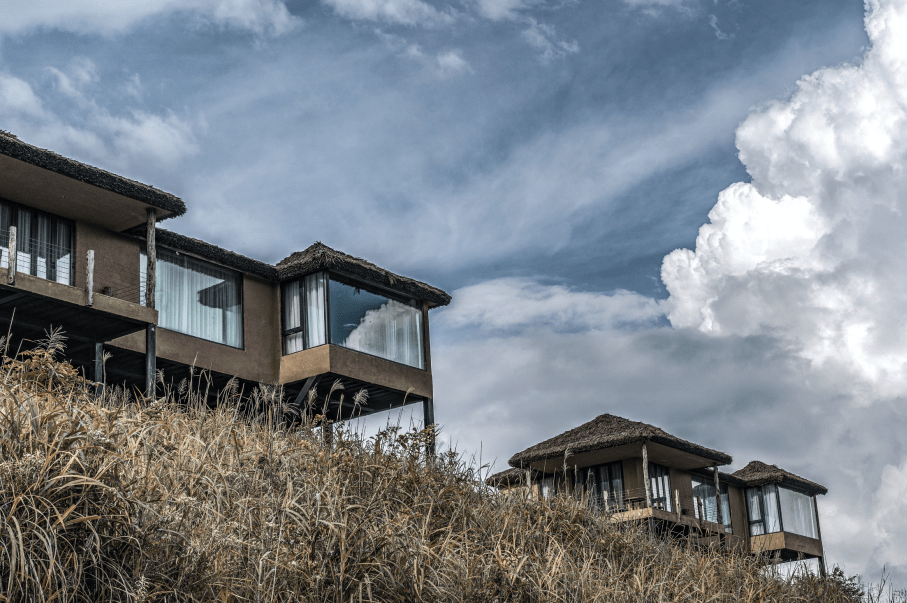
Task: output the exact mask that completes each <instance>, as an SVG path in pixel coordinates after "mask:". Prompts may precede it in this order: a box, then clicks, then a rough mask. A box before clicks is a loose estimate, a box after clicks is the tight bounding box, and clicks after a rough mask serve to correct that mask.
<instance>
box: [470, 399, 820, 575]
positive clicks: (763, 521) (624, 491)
mask: <svg viewBox="0 0 907 603" xmlns="http://www.w3.org/2000/svg"><path fill="white" fill-rule="evenodd" d="M731 462H732V459H731V457H730V456H729V455H727V454H725V453H724V452H719V451H717V450H712V449H710V448H706V447H705V446H701V445H699V444H694V443H692V442H688V441H686V440H683V439H680V438H678V437H676V436H673V435H671V434H669V433H667V432H665V431H664V430H662V429H660V428H658V427H655V426H653V425H649V424H647V423H641V422H638V421H630V420H628V419H624V418H622V417H617V416H614V415H610V414H604V415H601V416H599V417H596V418H595V419H593V420H592V421H589V422H588V423H585V424H583V425H580V426H579V427H576V428H574V429H571V430H569V431H566V432H564V433H562V434H560V435H558V436H555V437H553V438H550V439H548V440H545V441H544V442H540V443H538V444H536V445H534V446H530V447H529V448H527V449H526V450H523V451H522V452H519V453H517V454H515V455H513V457H511V458H510V461H509V464H510V466H511V468H510V469H507V470H505V471H502V472H500V473H497V474H495V475H492V476H490V477H489V478H488V479H487V480H486V483H487V484H488V485H490V486H494V487H496V488H498V489H500V490H505V491H509V492H525V493H526V494H528V495H530V496H534V497H540V498H549V497H552V496H556V495H566V496H571V497H576V498H578V499H580V500H583V501H584V502H586V503H588V504H590V505H592V506H593V507H594V508H597V509H600V510H602V511H603V512H606V513H608V514H609V516H610V517H611V519H612V520H613V521H619V522H622V521H633V522H638V521H647V522H649V523H651V525H652V526H653V527H654V528H656V529H658V530H659V531H662V532H669V533H672V534H677V535H688V536H690V537H693V538H694V539H695V540H696V541H697V542H698V543H700V544H719V545H721V546H722V547H725V548H727V549H732V548H736V549H738V550H741V549H742V550H746V551H749V552H751V553H753V554H760V555H763V556H765V557H767V558H772V559H775V560H779V561H793V560H797V559H817V560H818V563H819V567H820V571H822V572H823V573H824V571H825V565H824V552H823V548H822V533H821V531H820V528H819V515H818V511H817V508H816V496H817V495H820V494H826V493H827V492H828V490H827V489H826V488H825V487H824V486H821V485H819V484H816V483H814V482H811V481H809V480H807V479H804V478H802V477H799V476H797V475H794V474H792V473H790V472H788V471H785V470H783V469H779V468H778V467H776V466H774V465H766V464H765V463H762V462H760V461H753V462H751V463H749V464H748V465H747V466H746V467H744V468H743V469H741V470H739V471H736V472H734V473H730V474H729V473H724V472H721V471H719V469H718V468H719V466H722V465H729V464H730V463H731Z"/></svg>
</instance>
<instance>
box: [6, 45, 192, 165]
mask: <svg viewBox="0 0 907 603" xmlns="http://www.w3.org/2000/svg"><path fill="white" fill-rule="evenodd" d="M47 73H48V74H49V76H50V77H51V81H52V84H53V85H52V87H51V89H50V90H48V91H47V92H46V93H45V94H44V95H43V96H41V95H39V94H38V93H36V91H35V88H34V87H33V86H32V84H31V83H29V82H27V81H25V80H23V79H21V78H18V77H16V76H13V75H11V74H9V73H3V72H0V116H2V119H3V121H2V127H3V129H5V130H9V131H11V132H13V133H14V134H17V135H19V136H20V137H21V138H22V139H23V140H27V141H28V142H31V143H33V144H38V145H45V146H49V147H52V148H53V149H54V150H55V151H57V152H60V153H63V154H65V155H68V156H74V157H77V158H81V159H83V160H86V161H91V162H95V163H98V164H100V165H103V166H104V167H105V168H107V169H112V170H117V169H119V170H126V171H127V172H128V171H130V170H133V169H135V168H136V167H137V166H140V165H146V164H148V163H149V162H150V163H152V164H155V165H161V166H170V167H172V166H175V165H178V164H179V162H180V161H182V160H183V159H185V158H186V157H188V156H191V155H194V154H196V153H197V152H198V150H199V148H198V144H197V143H196V142H195V136H194V133H193V129H192V126H191V124H190V123H189V122H188V121H186V120H185V119H182V118H180V117H178V116H176V115H175V114H173V113H171V112H167V113H163V114H158V113H151V112H148V111H144V110H140V109H131V110H127V111H126V112H125V113H122V114H115V113H112V112H111V111H110V110H108V109H107V108H106V107H105V106H104V105H103V104H102V103H100V102H99V101H98V100H97V98H96V96H95V94H94V93H93V90H92V88H93V86H94V85H95V84H96V83H97V82H98V80H99V76H98V74H97V69H96V67H95V65H94V64H93V63H92V62H91V61H89V60H88V59H85V58H76V59H74V60H73V61H72V62H71V63H70V65H68V66H67V67H66V68H64V69H58V68H54V67H48V68H47ZM137 81H138V80H137V79H136V78H135V77H134V76H130V77H127V78H126V80H125V82H124V84H123V85H124V86H126V88H127V89H131V90H132V93H134V94H138V93H139V89H138V88H136V87H135V86H136V82H137ZM55 101H61V102H55ZM52 105H60V106H62V107H64V108H66V109H68V110H69V111H71V112H72V114H69V113H61V112H60V111H55V110H53V109H52V108H51V106H52ZM74 123H75V124H79V125H78V126H76V125H73V124H74Z"/></svg>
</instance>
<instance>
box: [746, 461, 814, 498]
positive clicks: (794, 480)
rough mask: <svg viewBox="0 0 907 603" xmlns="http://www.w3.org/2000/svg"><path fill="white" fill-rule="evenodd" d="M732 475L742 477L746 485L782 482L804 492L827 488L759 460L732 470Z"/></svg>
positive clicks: (810, 492) (812, 493)
mask: <svg viewBox="0 0 907 603" xmlns="http://www.w3.org/2000/svg"><path fill="white" fill-rule="evenodd" d="M734 477H737V478H739V479H742V480H743V481H744V482H746V485H748V486H761V485H763V484H782V485H785V486H790V487H791V488H796V489H797V490H801V491H803V492H805V493H806V494H809V495H811V496H814V495H816V494H828V488H826V487H825V486H823V485H821V484H817V483H816V482H811V481H809V480H808V479H805V478H802V477H800V476H799V475H794V474H793V473H791V472H789V471H785V470H784V469H781V468H780V467H777V466H775V465H766V464H765V463H763V462H761V461H753V462H751V463H750V464H749V465H747V466H746V467H744V468H743V469H740V470H739V471H735V472H734Z"/></svg>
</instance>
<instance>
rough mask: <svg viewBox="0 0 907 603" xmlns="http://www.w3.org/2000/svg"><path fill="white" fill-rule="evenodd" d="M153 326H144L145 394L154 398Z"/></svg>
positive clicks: (155, 374)
mask: <svg viewBox="0 0 907 603" xmlns="http://www.w3.org/2000/svg"><path fill="white" fill-rule="evenodd" d="M155 335H156V333H155V326H154V325H153V324H149V325H148V326H146V327H145V396H146V397H147V398H149V399H150V400H154V395H155V393H156V392H155V382H156V380H157V353H156V351H155V343H156V341H155V339H156V337H155Z"/></svg>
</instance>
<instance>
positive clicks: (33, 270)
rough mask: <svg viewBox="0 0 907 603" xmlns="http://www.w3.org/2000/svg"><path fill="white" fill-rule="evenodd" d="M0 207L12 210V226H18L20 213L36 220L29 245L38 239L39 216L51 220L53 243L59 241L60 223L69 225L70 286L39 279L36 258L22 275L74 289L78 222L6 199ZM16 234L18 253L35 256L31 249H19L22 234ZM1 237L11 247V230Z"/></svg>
mask: <svg viewBox="0 0 907 603" xmlns="http://www.w3.org/2000/svg"><path fill="white" fill-rule="evenodd" d="M0 205H7V206H9V208H10V216H9V221H10V226H13V225H16V224H18V222H19V211H21V210H25V211H28V212H31V214H32V216H33V218H35V219H32V220H30V222H31V224H30V225H29V232H28V241H29V243H31V242H32V241H34V240H36V239H37V238H38V220H37V218H38V217H39V216H43V217H45V218H47V219H48V220H50V240H51V241H55V240H56V239H57V234H58V231H57V225H58V224H59V223H60V222H64V223H66V224H68V225H69V241H70V250H71V251H72V260H71V261H70V262H69V285H65V284H64V283H60V282H59V281H58V280H57V279H56V278H54V279H50V278H46V277H39V276H38V262H37V259H36V258H32V260H31V261H30V262H29V268H28V272H27V273H26V272H23V273H22V274H28V275H30V276H34V277H36V278H40V279H41V280H46V281H50V282H55V283H57V284H60V285H65V286H68V287H74V286H75V278H76V222H75V220H71V219H69V218H64V217H62V216H58V215H56V214H52V213H49V212H46V211H42V210H40V209H35V208H34V207H29V206H28V205H24V204H22V203H16V202H15V201H10V200H9V199H7V198H6V197H0ZM17 230H18V227H17ZM16 234H17V235H18V240H17V241H16V246H17V249H16V253H27V254H29V255H31V256H34V255H35V252H34V251H32V250H31V249H28V250H27V251H23V250H22V249H21V248H18V245H19V243H20V242H21V237H22V234H21V233H18V232H17V233H16ZM0 235H5V236H6V237H7V239H6V244H7V248H8V247H9V230H8V229H7V231H6V232H5V233H0ZM47 269H48V271H49V270H50V264H49V262H48V266H47ZM17 272H21V271H20V270H18V265H17ZM54 273H56V264H55V265H54Z"/></svg>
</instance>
